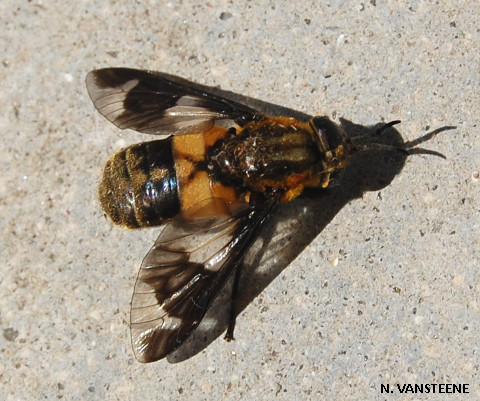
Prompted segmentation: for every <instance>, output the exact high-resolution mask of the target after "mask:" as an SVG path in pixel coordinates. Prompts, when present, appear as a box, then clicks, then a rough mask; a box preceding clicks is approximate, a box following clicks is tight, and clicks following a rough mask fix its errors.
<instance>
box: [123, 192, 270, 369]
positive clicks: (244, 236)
mask: <svg viewBox="0 0 480 401" xmlns="http://www.w3.org/2000/svg"><path fill="white" fill-rule="evenodd" d="M268 211H269V209H267V208H259V207H256V206H248V205H247V204H245V203H238V202H236V203H230V204H226V203H225V202H223V201H221V200H219V199H208V200H206V201H203V202H200V203H199V204H198V205H196V206H194V207H192V210H189V220H188V221H186V220H185V219H182V218H180V217H179V218H176V219H174V220H172V221H171V222H170V223H169V224H168V225H167V226H166V227H165V229H164V230H163V232H162V233H161V234H160V236H159V238H158V240H157V241H156V243H155V245H154V246H153V247H152V249H151V250H150V252H149V253H148V254H147V256H146V257H145V259H144V260H143V262H142V266H141V268H140V272H139V273H138V277H137V281H136V283H135V289H134V293H133V297H132V309H131V316H130V321H131V326H130V327H131V336H132V345H133V350H134V353H135V357H136V358H137V359H138V361H140V362H152V361H156V360H158V359H161V358H164V357H165V356H166V355H168V354H169V353H170V352H172V351H173V350H175V349H176V348H177V347H178V346H179V345H180V344H182V343H183V342H184V341H185V339H186V338H187V337H188V335H189V334H190V333H191V332H192V331H193V330H194V329H195V328H196V327H197V325H198V324H199V323H200V321H201V320H202V318H203V316H204V315H205V313H206V311H207V309H208V307H209V306H210V304H211V303H212V301H213V299H214V297H215V296H216V295H217V293H218V291H219V290H220V288H221V287H222V285H223V284H224V282H225V280H226V279H227V278H228V276H229V274H230V273H231V271H233V270H234V268H235V266H236V265H237V263H239V262H240V261H241V259H242V256H243V253H244V252H245V251H246V250H247V249H248V247H249V246H250V244H251V243H252V241H253V240H254V239H255V238H256V236H257V234H258V231H259V230H258V228H259V226H260V225H261V224H262V222H263V221H264V220H265V216H266V215H267V214H268ZM195 216H198V217H197V218H195Z"/></svg>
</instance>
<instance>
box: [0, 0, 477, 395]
mask: <svg viewBox="0 0 480 401" xmlns="http://www.w3.org/2000/svg"><path fill="white" fill-rule="evenodd" d="M115 3H117V2H113V1H107V2H100V1H87V0H86V1H66V2H65V1H56V0H51V1H45V0H44V1H38V0H32V1H28V2H26V1H22V2H19V1H17V0H15V1H13V0H3V1H2V2H1V3H0V11H1V12H0V26H1V29H0V46H1V54H2V55H1V63H0V82H1V84H0V88H1V89H0V106H1V107H0V113H1V118H0V132H1V135H0V152H1V160H0V161H1V165H2V174H1V176H0V205H1V206H0V216H1V221H2V224H1V237H0V241H1V242H0V249H1V250H0V252H1V253H0V255H1V256H0V258H1V259H0V261H1V263H0V266H1V279H0V326H1V327H0V330H1V332H0V334H1V335H0V383H1V384H0V387H1V390H0V392H1V393H2V397H1V398H2V399H4V400H32V399H48V400H53V399H68V400H70V399H72V400H80V399H83V400H139V399H145V400H146V399H155V400H172V399H179V398H181V399H183V400H213V399H215V400H243V399H245V400H258V399H278V400H284V399H285V400H287V399H288V400H292V399H295V400H311V399H325V400H373V399H378V400H403V399H405V400H417V399H429V400H436V399H442V400H446V399H448V400H450V399H452V400H453V399H462V400H474V399H479V398H480V380H479V377H478V374H479V364H480V356H479V355H480V354H479V352H478V346H479V343H480V341H479V340H480V336H479V333H480V315H479V298H480V290H479V286H478V282H479V268H480V262H479V249H480V248H479V246H478V235H479V228H480V224H479V218H480V180H479V178H478V172H479V171H480V161H479V156H478V154H479V152H480V139H479V138H480V137H479V131H480V117H479V100H480V84H479V80H480V25H479V21H480V9H479V8H478V3H477V2H476V1H473V0H470V1H459V2H449V1H445V0H440V1H438V2H430V1H422V0H420V1H412V2H402V1H400V2H394V1H390V2H374V1H363V2H362V1H339V0H333V1H329V2H313V1H311V2H310V1H295V2H292V1H288V2H287V1H285V2H279V1H268V2H261V3H262V5H259V4H257V3H260V2H231V1H215V0H210V1H205V2H200V3H198V2H194V1H192V0H186V1H183V2H178V3H177V2H162V1H148V2H128V3H126V4H125V5H116V4H115ZM108 66H128V67H136V68H144V69H153V70H159V71H165V72H168V73H172V74H176V75H180V76H183V77H185V78H187V79H190V80H194V81H197V82H199V83H202V84H206V85H215V86H221V87H222V88H223V89H226V90H230V91H232V92H235V93H240V94H243V95H245V96H248V97H252V98H256V99H259V100H263V101H267V102H271V103H273V104H276V105H279V106H285V107H288V108H291V109H294V110H298V111H300V112H304V113H309V114H324V115H328V116H330V117H336V120H337V122H338V120H339V118H340V117H343V118H345V119H347V120H349V121H352V122H353V123H355V124H359V125H362V126H369V125H374V124H378V123H379V122H381V121H383V120H386V121H388V120H393V119H400V120H402V124H401V125H399V126H398V128H397V129H398V132H399V133H400V134H401V135H402V136H403V138H404V140H405V141H412V140H414V139H415V138H418V137H420V136H422V135H424V134H426V133H427V132H430V131H432V130H435V129H438V128H441V127H443V126H456V127H457V128H456V129H454V130H449V131H445V132H443V133H441V134H440V135H438V136H437V137H436V138H434V139H432V140H431V141H429V142H427V143H424V144H422V147H424V148H428V149H432V150H435V151H438V152H441V153H443V154H444V155H445V156H446V157H447V159H446V160H443V159H441V158H439V157H433V156H426V155H414V156H411V157H409V158H408V159H407V160H406V161H405V165H404V166H403V169H401V168H399V169H398V171H395V174H394V177H391V178H392V179H391V180H388V182H387V183H386V184H388V185H383V186H382V185H377V187H376V188H374V190H373V191H365V192H364V193H363V195H362V192H363V191H362V190H361V189H362V188H363V187H361V186H360V187H357V188H356V189H355V190H351V188H350V187H348V185H347V186H345V187H343V188H344V189H342V190H334V192H333V193H334V196H332V195H331V193H330V194H327V195H325V197H321V199H320V200H319V202H320V203H318V204H317V203H315V202H313V203H312V202H308V201H306V200H300V201H299V202H298V203H296V204H295V205H290V206H288V207H286V208H285V209H282V210H281V211H279V215H278V216H277V218H276V219H274V220H273V223H272V225H271V229H270V232H269V234H270V237H271V240H270V241H269V243H267V244H266V246H265V247H264V250H263V253H262V255H261V256H262V258H261V261H258V260H256V259H255V258H254V260H253V262H252V265H256V268H257V270H256V271H257V275H253V277H257V278H259V281H258V282H257V281H256V280H250V282H249V284H250V287H249V288H250V289H249V290H245V293H246V294H247V296H246V298H245V299H246V301H245V305H244V306H245V309H244V310H243V311H242V313H241V314H240V316H239V318H238V321H237V329H236V341H234V342H231V343H226V342H225V341H223V340H222V337H223V335H222V334H221V333H215V334H214V336H213V337H212V336H210V337H209V338H206V339H205V338H204V337H203V334H202V335H198V334H197V335H196V336H194V337H193V338H192V341H190V342H189V344H187V347H186V350H190V349H193V350H194V351H193V352H191V353H189V351H185V350H183V351H182V350H180V357H175V356H172V357H171V358H169V360H164V361H161V362H158V363H155V364H150V365H142V364H139V363H138V362H136V360H135V359H134V357H133V353H132V350H131V348H130V339H129V329H128V320H129V302H130V297H131V292H132V289H133V285H134V280H135V276H136V273H137V269H138V267H139V265H140V263H141V260H142V258H143V256H144V255H145V254H146V252H147V251H148V250H149V248H150V246H151V245H152V243H153V241H154V239H155V238H156V236H157V235H158V232H159V230H144V231H136V232H132V231H127V230H123V229H121V228H117V227H113V226H112V224H111V223H110V222H109V221H107V220H106V219H105V218H104V216H103V212H102V210H101V209H100V207H99V203H98V201H97V199H96V190H97V189H96V186H97V183H98V181H99V178H100V175H101V172H102V169H103V164H104V162H105V160H106V159H107V158H108V156H109V155H110V154H111V153H112V152H114V151H115V150H118V149H119V148H120V147H122V146H125V145H127V144H130V143H134V142H139V141H143V140H149V137H147V136H145V135H141V134H138V133H134V132H131V131H124V132H120V131H119V130H118V129H116V127H114V126H113V125H112V124H110V123H109V122H107V121H106V120H105V119H104V118H102V117H101V116H100V115H99V114H98V113H97V112H96V111H95V110H94V108H93V105H92V104H91V102H90V99H89V98H88V95H87V92H86V89H85V85H84V79H85V75H86V73H87V72H88V71H89V70H92V69H94V68H100V67H108ZM366 157H367V156H366ZM368 157H375V155H372V154H371V155H370V156H368ZM368 157H367V159H366V163H364V167H365V166H366V167H367V168H368V164H369V159H368ZM395 157H397V159H398V155H396V156H395V155H391V154H390V156H388V155H387V156H385V158H386V159H387V160H386V161H387V163H389V160H390V159H392V158H395ZM382 160H383V159H382ZM377 161H378V160H377ZM400 170H401V171H400ZM367 175H368V174H367ZM367 179H368V177H367ZM352 182H353V181H352ZM359 189H360V192H359ZM259 258H260V257H257V259H259ZM252 281H253V282H252ZM221 297H223V298H222V299H224V300H226V299H227V298H228V294H226V293H224V294H222V295H221ZM224 315H225V312H223V311H222V308H221V307H214V311H213V313H212V317H211V319H217V318H218V319H220V317H219V316H223V317H224ZM199 330H200V331H199V333H205V330H204V331H202V330H203V329H201V328H199ZM206 336H207V337H208V335H206ZM195 352H196V354H195ZM182 353H183V354H182ZM397 383H400V384H404V383H407V384H422V383H466V384H469V393H468V394H465V395H445V394H431V393H430V394H409V395H405V394H403V395H402V394H400V393H399V392H398V391H397V390H396V389H395V391H394V392H393V393H391V394H381V392H380V391H381V384H391V385H392V386H393V385H395V384H397Z"/></svg>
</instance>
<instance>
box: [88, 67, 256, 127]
mask: <svg viewBox="0 0 480 401" xmlns="http://www.w3.org/2000/svg"><path fill="white" fill-rule="evenodd" d="M86 85H87V90H88V93H89V95H90V98H91V99H92V101H93V103H94V104H95V107H96V108H97V110H98V111H99V112H100V113H101V114H102V115H103V116H105V117H106V118H107V119H108V120H110V121H111V122H112V123H114V124H115V125H116V126H118V127H119V128H122V129H124V128H131V129H134V130H136V131H139V132H143V133H146V134H155V135H157V134H158V135H170V134H185V133H193V132H198V131H202V130H206V129H208V128H210V127H212V126H213V125H214V124H215V122H216V121H219V120H232V121H234V122H235V123H236V124H238V125H240V126H243V125H244V124H245V123H247V122H248V121H252V120H254V119H259V118H261V113H259V112H257V111H255V110H253V109H251V108H249V107H247V106H245V105H243V104H240V103H236V102H233V101H230V100H227V99H225V98H223V97H220V96H217V95H214V94H213V93H209V92H208V89H209V88H207V87H200V85H198V84H195V83H193V82H189V81H186V80H183V79H181V78H179V77H175V76H173V75H168V74H164V73H161V72H150V71H142V70H134V69H129V68H105V69H101V70H94V71H91V72H89V73H88V75H87V78H86ZM210 90H211V88H210Z"/></svg>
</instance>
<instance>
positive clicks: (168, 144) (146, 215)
mask: <svg viewBox="0 0 480 401" xmlns="http://www.w3.org/2000/svg"><path fill="white" fill-rule="evenodd" d="M98 192H99V197H100V203H101V204H102V208H103V210H104V211H105V212H106V213H107V214H108V215H109V217H110V218H111V219H112V220H113V222H114V223H116V224H120V225H123V226H126V227H129V228H138V227H150V226H156V225H160V224H162V223H163V222H164V221H165V220H166V219H169V218H171V217H173V216H175V215H176V214H178V212H179V210H180V202H179V198H178V185H177V176H176V172H175V165H174V161H173V156H172V140H171V138H167V139H163V140H157V141H151V142H144V143H139V144H137V145H132V146H130V147H128V148H126V149H122V150H120V151H119V152H117V153H115V154H114V155H113V156H112V157H111V158H110V159H109V160H108V161H107V163H106V165H105V169H104V172H103V178H102V181H101V183H100V186H99V191H98Z"/></svg>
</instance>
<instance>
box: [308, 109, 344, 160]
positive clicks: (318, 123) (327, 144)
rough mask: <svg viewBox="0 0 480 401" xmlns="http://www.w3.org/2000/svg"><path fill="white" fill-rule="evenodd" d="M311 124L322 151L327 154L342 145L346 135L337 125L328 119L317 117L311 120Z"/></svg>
mask: <svg viewBox="0 0 480 401" xmlns="http://www.w3.org/2000/svg"><path fill="white" fill-rule="evenodd" d="M310 124H311V126H312V127H313V129H314V131H315V133H316V134H317V138H316V140H317V141H318V145H319V147H320V150H322V151H324V152H326V151H328V150H332V149H335V148H337V147H338V146H339V145H341V144H342V141H343V139H344V135H343V133H342V131H341V130H340V128H339V127H338V125H337V124H335V123H334V122H332V121H331V120H330V119H329V118H328V117H322V116H317V117H314V118H312V119H311V120H310Z"/></svg>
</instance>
